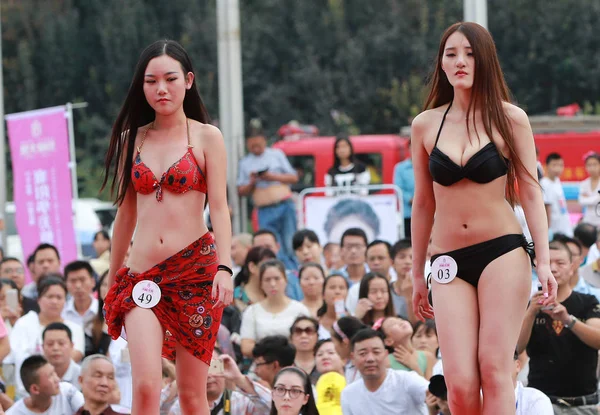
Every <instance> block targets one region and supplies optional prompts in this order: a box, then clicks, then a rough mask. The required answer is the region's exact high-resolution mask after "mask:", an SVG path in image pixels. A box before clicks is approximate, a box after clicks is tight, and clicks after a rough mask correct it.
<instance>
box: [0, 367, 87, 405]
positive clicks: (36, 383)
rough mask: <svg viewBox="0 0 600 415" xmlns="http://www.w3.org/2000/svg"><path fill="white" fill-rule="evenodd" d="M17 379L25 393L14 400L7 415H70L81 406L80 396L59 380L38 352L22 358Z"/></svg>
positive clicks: (72, 388) (75, 390)
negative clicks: (19, 379) (19, 376)
mask: <svg viewBox="0 0 600 415" xmlns="http://www.w3.org/2000/svg"><path fill="white" fill-rule="evenodd" d="M21 379H23V384H24V385H25V389H26V390H27V392H28V393H29V396H27V397H25V398H23V399H21V400H20V401H17V402H16V403H15V404H14V405H13V406H11V407H10V409H9V410H8V411H6V414H7V415H34V414H37V415H73V414H74V413H75V412H77V410H79V408H81V407H82V406H83V402H84V401H83V395H82V394H81V392H79V391H78V390H77V389H76V388H75V387H74V386H73V385H71V384H69V383H65V382H61V381H60V379H59V377H58V375H57V374H56V371H55V370H54V367H53V366H52V365H51V364H50V363H49V362H48V361H47V360H46V359H45V358H44V357H43V356H40V355H33V356H30V357H28V358H27V359H25V361H24V362H23V365H22V366H21Z"/></svg>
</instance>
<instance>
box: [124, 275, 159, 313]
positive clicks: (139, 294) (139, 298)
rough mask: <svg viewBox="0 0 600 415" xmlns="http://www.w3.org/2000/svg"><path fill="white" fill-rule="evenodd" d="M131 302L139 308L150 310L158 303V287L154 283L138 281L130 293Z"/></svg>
mask: <svg viewBox="0 0 600 415" xmlns="http://www.w3.org/2000/svg"><path fill="white" fill-rule="evenodd" d="M131 297H133V301H134V302H135V303H136V304H137V306H138V307H141V308H152V307H154V306H155V305H156V304H158V302H159V301H160V297H161V293H160V287H159V286H158V284H156V283H155V282H154V281H148V280H146V281H140V282H138V283H137V284H135V286H134V287H133V290H132V292H131Z"/></svg>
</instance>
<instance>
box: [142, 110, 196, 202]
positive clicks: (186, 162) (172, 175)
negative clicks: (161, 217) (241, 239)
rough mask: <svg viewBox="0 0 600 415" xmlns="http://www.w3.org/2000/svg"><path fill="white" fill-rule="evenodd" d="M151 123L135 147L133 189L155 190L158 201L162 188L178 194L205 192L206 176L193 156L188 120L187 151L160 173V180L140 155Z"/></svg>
mask: <svg viewBox="0 0 600 415" xmlns="http://www.w3.org/2000/svg"><path fill="white" fill-rule="evenodd" d="M153 125H154V123H153V124H152V125H151V126H150V127H148V128H147V129H146V131H144V136H143V137H142V142H141V143H140V145H139V147H138V148H137V155H136V157H135V160H134V162H133V167H132V169H131V182H132V183H133V188H134V189H135V191H136V192H138V193H141V194H143V195H148V194H150V193H152V192H156V200H158V201H159V202H160V201H161V200H162V198H163V189H164V190H169V191H171V192H173V193H178V194H183V193H186V192H187V191H189V190H197V191H199V192H202V193H204V194H206V193H207V189H206V177H205V176H204V173H203V172H202V169H200V166H198V162H197V161H196V157H194V153H193V152H192V148H193V147H194V146H192V145H191V144H190V123H189V121H187V135H188V145H187V151H186V152H185V154H184V155H183V156H182V157H181V158H180V159H179V160H177V161H176V162H175V163H173V164H172V165H171V167H169V168H168V169H167V171H165V172H164V173H163V174H162V176H161V177H160V180H158V179H157V178H156V176H155V175H154V173H153V172H152V170H150V168H148V166H146V164H145V163H144V162H143V161H142V157H141V152H142V147H143V146H144V141H145V140H146V134H147V133H148V130H149V129H150V128H152V126H153Z"/></svg>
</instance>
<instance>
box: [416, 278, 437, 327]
mask: <svg viewBox="0 0 600 415" xmlns="http://www.w3.org/2000/svg"><path fill="white" fill-rule="evenodd" d="M428 294H429V291H428V290H427V285H426V284H425V279H424V278H421V277H414V281H413V298H412V300H413V313H415V316H416V317H417V318H418V319H419V320H421V321H422V322H425V319H433V308H431V305H430V304H429V299H428V298H427V295H428Z"/></svg>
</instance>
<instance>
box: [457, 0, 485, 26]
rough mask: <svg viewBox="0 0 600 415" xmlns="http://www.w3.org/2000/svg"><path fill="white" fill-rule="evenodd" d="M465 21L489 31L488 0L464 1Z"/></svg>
mask: <svg viewBox="0 0 600 415" xmlns="http://www.w3.org/2000/svg"><path fill="white" fill-rule="evenodd" d="M463 5H464V21H465V22H475V23H478V24H480V25H481V26H483V27H485V28H486V29H487V27H488V13H487V0H464V3H463Z"/></svg>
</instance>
